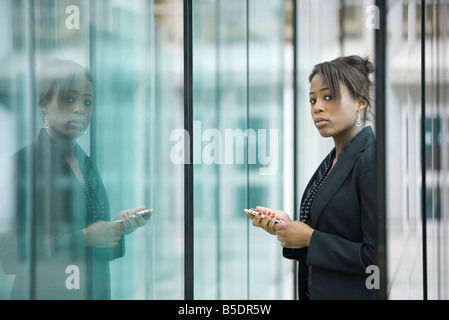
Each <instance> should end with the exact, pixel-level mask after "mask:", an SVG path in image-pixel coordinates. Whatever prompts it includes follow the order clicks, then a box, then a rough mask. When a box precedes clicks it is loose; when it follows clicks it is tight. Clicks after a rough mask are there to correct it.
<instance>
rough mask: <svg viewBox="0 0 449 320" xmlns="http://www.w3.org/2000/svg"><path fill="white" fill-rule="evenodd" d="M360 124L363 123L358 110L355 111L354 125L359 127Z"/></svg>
mask: <svg viewBox="0 0 449 320" xmlns="http://www.w3.org/2000/svg"><path fill="white" fill-rule="evenodd" d="M362 124H363V121H362V117H361V116H360V112H357V122H356V123H355V125H356V126H357V127H361V126H362Z"/></svg>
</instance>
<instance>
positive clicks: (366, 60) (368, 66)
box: [363, 57, 376, 76]
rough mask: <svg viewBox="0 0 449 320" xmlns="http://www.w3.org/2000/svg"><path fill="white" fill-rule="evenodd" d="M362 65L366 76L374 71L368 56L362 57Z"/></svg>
mask: <svg viewBox="0 0 449 320" xmlns="http://www.w3.org/2000/svg"><path fill="white" fill-rule="evenodd" d="M363 66H364V68H365V74H366V75H367V76H369V74H370V73H374V71H376V68H375V67H374V63H372V62H371V61H370V60H369V58H368V57H365V58H363Z"/></svg>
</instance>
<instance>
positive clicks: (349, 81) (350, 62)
mask: <svg viewBox="0 0 449 320" xmlns="http://www.w3.org/2000/svg"><path fill="white" fill-rule="evenodd" d="M374 71H375V68H374V64H373V63H372V62H371V61H370V60H369V59H368V58H362V57H360V56H356V55H352V56H346V57H339V58H336V59H334V60H332V61H326V62H323V63H319V64H317V65H315V66H314V68H313V70H312V73H311V74H310V76H309V82H312V79H313V77H314V76H315V75H317V74H322V75H324V77H325V78H326V80H327V83H328V84H329V90H330V92H331V94H332V96H333V97H335V99H336V100H337V101H339V100H340V98H341V91H340V83H343V84H344V85H345V86H346V87H347V88H348V90H349V92H350V93H351V95H352V97H353V99H360V98H362V99H364V100H365V101H366V103H367V107H366V108H365V115H364V118H365V120H366V119H367V113H368V112H369V110H368V109H370V108H371V101H372V100H371V94H370V92H371V87H372V85H373V83H372V81H371V79H370V78H369V75H370V74H371V73H373V72H374Z"/></svg>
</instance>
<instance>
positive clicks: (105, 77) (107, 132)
mask: <svg viewBox="0 0 449 320" xmlns="http://www.w3.org/2000/svg"><path fill="white" fill-rule="evenodd" d="M1 9H2V10H1V17H2V23H3V25H2V30H1V31H0V32H1V33H0V36H1V42H2V43H5V46H3V45H2V49H1V52H0V63H1V65H2V70H5V71H6V72H5V73H3V72H2V78H1V81H2V85H1V90H2V94H1V97H2V99H1V112H2V113H1V121H2V123H3V122H5V128H7V127H8V126H9V129H10V130H11V131H12V132H14V134H13V135H12V137H11V135H5V137H10V138H9V139H8V140H5V139H2V143H1V148H2V149H1V160H2V165H9V162H10V161H9V160H11V158H10V156H11V155H12V154H14V153H15V152H17V150H20V149H21V148H22V147H24V146H27V145H29V144H30V143H31V147H28V149H26V150H29V152H25V151H22V152H21V153H20V154H19V156H18V157H17V156H16V158H18V159H19V160H20V161H21V162H19V164H20V167H18V168H19V169H20V170H19V171H18V175H17V176H14V175H13V171H12V170H11V169H10V168H8V171H6V172H8V173H10V176H9V180H5V181H3V180H2V189H1V190H2V191H5V195H7V198H6V199H7V201H6V203H5V206H4V208H6V211H5V210H3V208H2V211H1V215H0V219H1V221H2V223H3V226H4V227H2V229H1V230H0V237H1V238H0V240H1V246H0V248H1V259H2V260H1V261H2V269H3V271H2V273H1V275H0V282H1V285H0V287H1V289H2V290H1V292H0V294H1V297H2V298H9V296H10V295H11V291H12V293H13V295H12V296H13V297H16V298H25V299H28V298H32V299H34V298H37V299H40V298H50V299H64V298H70V299H78V298H80V299H95V298H112V299H182V298H183V283H184V265H183V261H184V252H183V241H184V237H183V226H184V221H183V216H184V213H183V208H184V204H183V203H184V197H183V187H182V186H183V183H182V181H183V168H182V167H179V166H176V165H175V164H174V163H173V162H172V161H171V159H170V154H171V153H170V152H171V145H170V134H171V132H172V131H173V130H174V129H176V128H180V127H182V124H183V112H182V110H183V101H182V100H183V99H182V91H183V85H182V78H183V66H182V63H179V61H182V54H183V51H182V0H177V1H170V2H167V1H164V2H162V3H161V1H156V2H154V1H153V0H137V1H132V2H129V1H120V0H115V1H87V0H85V1H66V0H63V1H55V0H39V1H2V2H1ZM55 58H57V59H60V60H54V59H55ZM180 58H181V60H180ZM69 61H74V62H69ZM87 69H88V70H89V71H90V72H88V71H87ZM91 102H93V104H91ZM62 112H66V113H64V114H62ZM45 114H47V115H46V116H45ZM6 123H7V124H6ZM89 123H90V125H89ZM44 124H48V128H47V129H44V128H42V127H43V126H44ZM35 140H37V142H36V143H35V142H34V141H35ZM14 160H15V158H14ZM12 181H18V182H19V183H18V187H19V188H20V189H18V192H17V193H15V192H14V191H13V190H14V189H12V188H10V185H13V183H12ZM4 182H5V183H4ZM3 185H5V186H3ZM8 192H9V194H8ZM173 198H175V199H176V201H173ZM140 206H148V208H152V209H153V216H152V217H151V219H150V220H149V221H147V223H146V224H145V225H144V226H141V227H139V228H137V229H135V230H133V229H134V228H133V227H136V226H138V224H143V222H144V220H142V219H140V220H139V218H136V219H135V218H132V217H129V219H124V218H126V217H127V216H126V214H125V212H124V211H125V210H127V209H136V208H138V207H140ZM2 207H3V205H2ZM118 219H120V220H124V221H123V222H121V223H119V222H116V220H118ZM156 226H157V227H156ZM111 231H112V233H114V232H115V233H118V236H116V237H113V236H110V235H111ZM131 231H133V232H131ZM123 233H125V235H123ZM111 237H112V238H111ZM11 248H12V250H10V249H11ZM5 249H8V250H5ZM11 288H12V289H11Z"/></svg>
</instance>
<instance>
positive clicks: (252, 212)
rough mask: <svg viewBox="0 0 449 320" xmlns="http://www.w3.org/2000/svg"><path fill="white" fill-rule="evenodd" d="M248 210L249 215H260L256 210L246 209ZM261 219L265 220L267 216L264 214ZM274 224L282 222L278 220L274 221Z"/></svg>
mask: <svg viewBox="0 0 449 320" xmlns="http://www.w3.org/2000/svg"><path fill="white" fill-rule="evenodd" d="M246 210H247V211H248V213H249V214H251V215H253V216H257V215H259V212H257V211H256V209H253V208H251V209H246ZM261 218H262V219H263V218H265V215H263V214H262V216H261ZM274 223H280V221H279V220H278V219H276V220H275V221H274Z"/></svg>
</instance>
